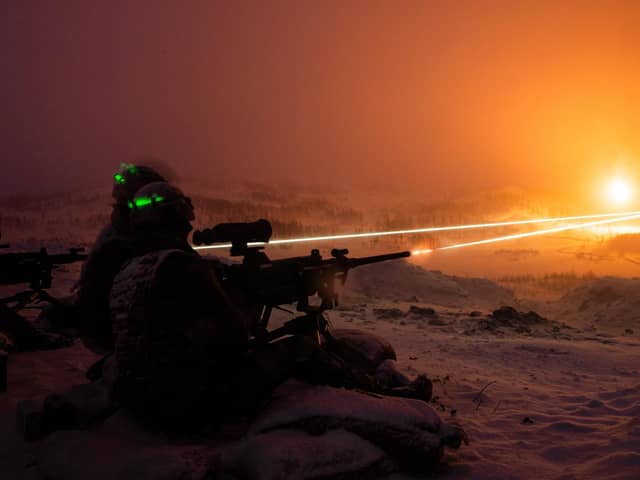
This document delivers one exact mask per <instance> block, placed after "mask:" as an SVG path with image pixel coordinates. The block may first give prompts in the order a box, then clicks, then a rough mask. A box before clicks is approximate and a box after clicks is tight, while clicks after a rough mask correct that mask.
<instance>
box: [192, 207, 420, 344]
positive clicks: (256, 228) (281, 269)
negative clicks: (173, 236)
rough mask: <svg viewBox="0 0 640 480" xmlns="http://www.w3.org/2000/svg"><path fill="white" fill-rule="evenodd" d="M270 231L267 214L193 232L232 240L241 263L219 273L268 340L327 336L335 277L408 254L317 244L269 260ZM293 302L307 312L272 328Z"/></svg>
mask: <svg viewBox="0 0 640 480" xmlns="http://www.w3.org/2000/svg"><path fill="white" fill-rule="evenodd" d="M270 237H271V224H270V223H269V222H268V221H267V220H258V221H257V222H253V223H227V224H220V225H216V226H215V227H213V228H212V229H207V230H203V231H195V232H194V234H193V242H194V243H195V244H196V245H201V244H206V245H210V244H213V243H229V244H230V247H231V255H232V256H241V257H243V260H242V263H238V264H231V265H224V266H222V267H221V271H220V272H219V274H220V277H221V279H222V285H223V287H225V289H227V290H228V291H231V292H233V291H240V292H243V295H244V298H245V299H246V300H247V302H248V303H249V305H250V306H251V307H252V308H253V309H255V310H256V311H257V312H259V313H258V315H259V317H260V319H259V321H258V322H257V323H258V326H257V328H256V330H255V334H254V335H255V338H256V339H257V340H264V341H271V340H275V339H276V338H279V337H281V336H284V335H292V334H304V335H310V336H316V337H318V340H319V341H321V338H320V336H322V337H324V338H325V339H328V338H329V337H330V333H329V331H328V321H327V320H326V319H325V317H324V316H323V315H322V313H323V312H324V311H325V310H329V309H331V308H333V307H334V306H335V305H337V304H338V294H337V293H336V289H335V285H336V281H338V282H340V283H341V284H344V282H345V281H346V280H347V276H348V273H349V271H350V270H351V269H353V268H356V267H359V266H362V265H368V264H372V263H378V262H384V261H387V260H395V259H399V258H405V257H408V256H410V252H407V251H404V252H397V253H388V254H384V255H374V256H370V257H362V258H348V257H347V255H348V254H349V251H348V250H346V249H335V248H334V249H333V250H332V251H331V258H322V256H321V255H320V252H319V250H316V249H314V250H312V251H311V254H310V255H308V256H301V257H292V258H284V259H279V260H271V259H269V257H267V255H266V254H265V253H264V251H263V248H264V244H267V243H268V241H269V239H270ZM256 244H258V245H256ZM315 295H317V297H318V298H319V303H317V304H315V305H312V304H311V302H310V298H311V297H313V296H315ZM294 303H295V304H296V310H297V311H298V312H302V313H304V315H302V316H300V317H297V318H294V319H293V320H290V321H289V322H287V323H285V324H284V325H283V326H282V327H280V328H277V329H275V330H272V331H268V330H267V327H268V323H269V319H270V316H271V313H272V311H273V309H274V308H278V309H281V310H285V311H288V310H286V309H284V308H282V305H287V304H294Z"/></svg>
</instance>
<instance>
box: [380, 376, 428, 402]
mask: <svg viewBox="0 0 640 480" xmlns="http://www.w3.org/2000/svg"><path fill="white" fill-rule="evenodd" d="M380 393H383V394H384V395H389V396H392V397H405V398H415V399H417V400H424V401H425V402H428V401H430V400H431V397H432V395H433V384H432V383H431V380H429V378H427V376H426V375H418V376H417V377H416V379H415V380H413V381H412V382H411V383H409V385H405V386H402V387H393V388H388V389H383V390H382V391H381V392H380Z"/></svg>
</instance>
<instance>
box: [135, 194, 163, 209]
mask: <svg viewBox="0 0 640 480" xmlns="http://www.w3.org/2000/svg"><path fill="white" fill-rule="evenodd" d="M162 201H164V197H161V196H160V195H151V196H150V197H138V198H134V199H133V202H129V204H128V205H129V208H131V209H133V208H144V207H148V206H149V205H153V204H154V203H160V202H162Z"/></svg>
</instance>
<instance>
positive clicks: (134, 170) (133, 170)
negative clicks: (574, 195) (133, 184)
mask: <svg viewBox="0 0 640 480" xmlns="http://www.w3.org/2000/svg"><path fill="white" fill-rule="evenodd" d="M127 170H128V171H129V173H130V174H131V175H135V174H137V173H138V167H136V166H135V165H129V167H128V168H127Z"/></svg>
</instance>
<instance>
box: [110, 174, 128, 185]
mask: <svg viewBox="0 0 640 480" xmlns="http://www.w3.org/2000/svg"><path fill="white" fill-rule="evenodd" d="M113 179H114V180H115V181H116V183H119V184H120V185H124V184H125V183H127V181H126V180H125V179H124V177H123V176H122V175H120V174H119V173H116V174H115V175H114V176H113Z"/></svg>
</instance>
